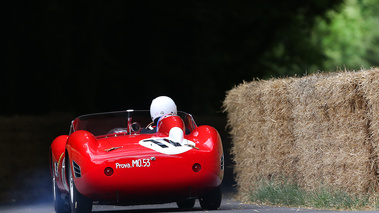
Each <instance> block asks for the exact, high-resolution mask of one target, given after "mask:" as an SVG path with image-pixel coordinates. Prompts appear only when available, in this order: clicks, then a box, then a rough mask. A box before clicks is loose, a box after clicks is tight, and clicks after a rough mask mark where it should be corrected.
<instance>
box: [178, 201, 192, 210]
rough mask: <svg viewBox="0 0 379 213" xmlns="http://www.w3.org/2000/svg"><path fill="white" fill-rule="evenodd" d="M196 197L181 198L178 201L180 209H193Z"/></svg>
mask: <svg viewBox="0 0 379 213" xmlns="http://www.w3.org/2000/svg"><path fill="white" fill-rule="evenodd" d="M195 201H196V200H195V199H186V200H181V201H178V202H176V204H177V205H178V207H179V209H181V210H188V209H192V208H193V207H194V206H195Z"/></svg>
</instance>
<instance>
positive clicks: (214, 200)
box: [199, 186, 222, 210]
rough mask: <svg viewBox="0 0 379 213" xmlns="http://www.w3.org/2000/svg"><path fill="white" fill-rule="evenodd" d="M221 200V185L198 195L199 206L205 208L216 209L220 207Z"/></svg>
mask: <svg viewBox="0 0 379 213" xmlns="http://www.w3.org/2000/svg"><path fill="white" fill-rule="evenodd" d="M221 200H222V191H221V186H219V187H217V188H215V189H214V190H212V191H210V192H208V193H205V194H204V195H203V196H202V197H200V199H199V201H200V206H201V208H203V209H205V210H216V209H218V208H220V206H221Z"/></svg>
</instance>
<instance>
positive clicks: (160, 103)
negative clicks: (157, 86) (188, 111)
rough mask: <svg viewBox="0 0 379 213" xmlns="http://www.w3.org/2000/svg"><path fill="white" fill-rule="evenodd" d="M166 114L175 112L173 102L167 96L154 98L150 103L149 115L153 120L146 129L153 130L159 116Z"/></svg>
mask: <svg viewBox="0 0 379 213" xmlns="http://www.w3.org/2000/svg"><path fill="white" fill-rule="evenodd" d="M166 114H177V109H176V104H175V102H174V101H173V100H172V99H171V98H170V97H167V96H159V97H157V98H155V99H154V100H153V101H152V102H151V105H150V116H151V120H153V122H152V123H150V124H149V125H148V126H147V127H146V130H148V131H149V130H150V131H152V132H154V130H155V129H156V126H157V123H158V121H159V118H160V117H161V116H163V115H166Z"/></svg>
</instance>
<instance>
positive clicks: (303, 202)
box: [251, 179, 378, 209]
mask: <svg viewBox="0 0 379 213" xmlns="http://www.w3.org/2000/svg"><path fill="white" fill-rule="evenodd" d="M370 198H371V197H370V196H369V195H350V194H348V193H346V192H344V191H342V190H333V189H331V188H327V187H323V188H321V189H319V190H316V191H306V190H304V189H302V188H301V187H300V186H299V185H298V184H296V183H294V182H291V181H288V180H285V179H280V180H273V179H272V180H270V181H261V182H260V183H259V184H258V187H257V188H256V190H255V191H254V192H252V194H251V201H253V202H256V203H261V204H270V205H284V206H297V207H300V206H301V207H312V208H320V209H365V208H371V206H374V208H375V209H377V208H378V202H377V203H375V204H372V203H371V202H372V201H370Z"/></svg>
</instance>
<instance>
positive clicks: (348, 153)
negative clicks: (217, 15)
mask: <svg viewBox="0 0 379 213" xmlns="http://www.w3.org/2000/svg"><path fill="white" fill-rule="evenodd" d="M224 108H225V111H226V112H227V113H228V125H229V128H230V130H231V135H232V137H233V148H232V154H233V156H234V161H235V173H236V180H237V184H238V187H239V193H240V195H241V196H242V198H243V199H245V200H246V199H248V197H249V195H250V192H251V191H252V190H254V188H255V187H256V186H257V183H258V182H259V181H260V180H262V179H263V180H265V179H266V180H269V179H271V178H273V177H278V176H282V177H286V178H289V179H291V180H293V181H295V182H296V183H298V184H299V185H300V186H302V187H303V188H304V189H307V190H315V189H318V188H320V187H334V188H338V189H341V190H344V191H347V192H350V193H371V192H372V191H373V190H378V179H377V174H378V172H379V170H378V168H379V165H378V163H379V162H378V155H377V153H378V151H379V146H378V145H379V129H378V128H379V126H378V125H379V69H371V70H362V71H359V72H346V71H345V72H339V73H329V74H315V75H310V76H305V77H302V78H286V79H271V80H267V81H264V80H259V81H252V82H249V83H246V82H244V83H243V84H241V85H239V86H237V87H235V88H234V89H232V90H230V91H229V92H228V93H227V97H226V99H225V101H224Z"/></svg>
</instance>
